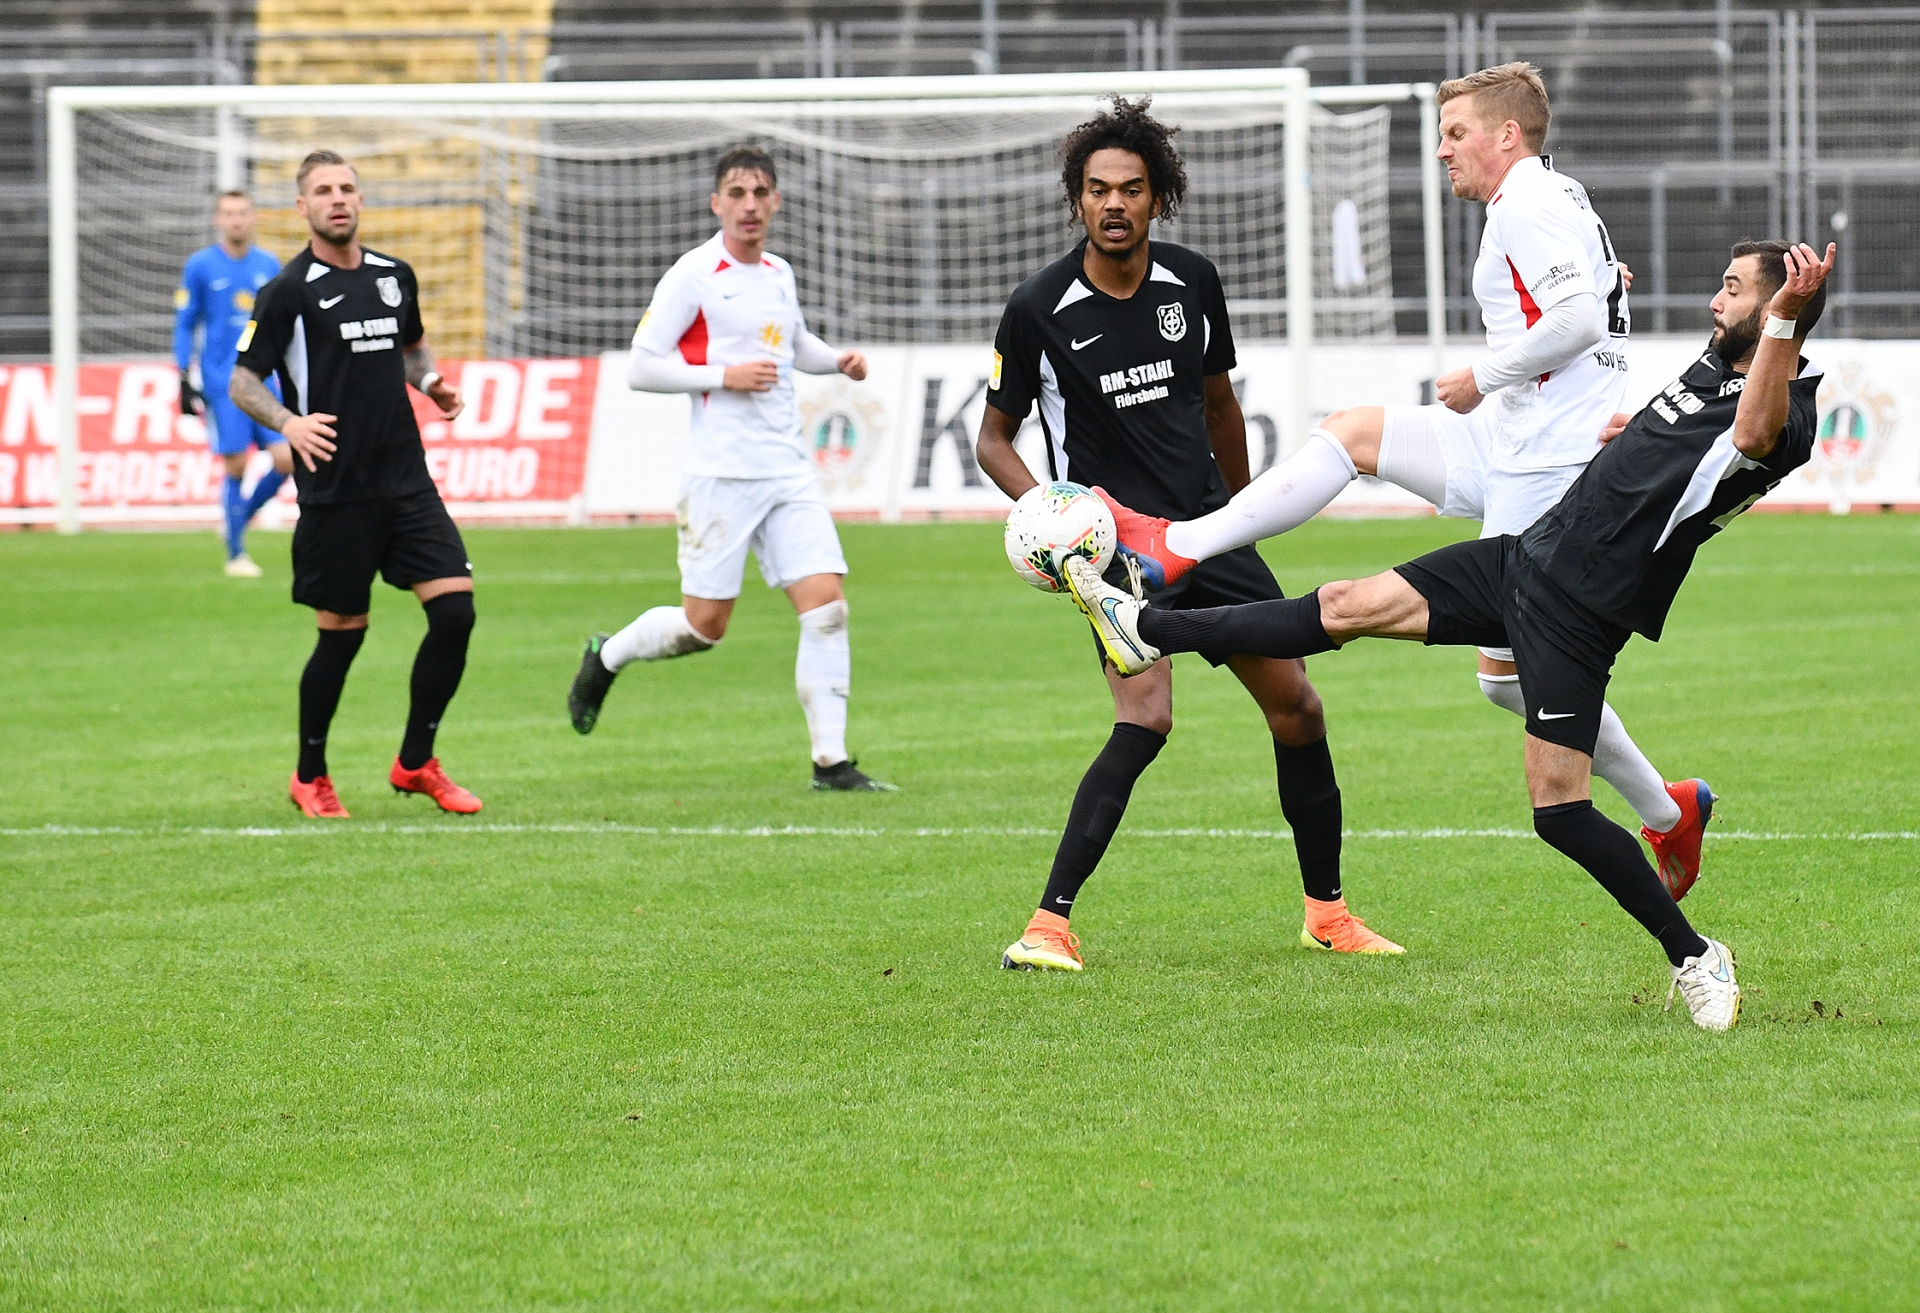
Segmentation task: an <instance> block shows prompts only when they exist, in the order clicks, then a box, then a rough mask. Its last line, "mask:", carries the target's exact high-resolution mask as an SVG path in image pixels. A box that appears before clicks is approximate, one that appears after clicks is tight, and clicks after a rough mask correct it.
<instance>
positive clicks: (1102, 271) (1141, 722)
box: [978, 96, 1402, 971]
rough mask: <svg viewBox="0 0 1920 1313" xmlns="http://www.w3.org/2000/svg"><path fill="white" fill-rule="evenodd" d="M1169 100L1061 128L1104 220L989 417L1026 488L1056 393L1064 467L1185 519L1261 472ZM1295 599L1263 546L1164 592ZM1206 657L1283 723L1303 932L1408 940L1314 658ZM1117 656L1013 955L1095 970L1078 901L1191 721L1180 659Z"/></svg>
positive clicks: (1045, 273)
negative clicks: (1357, 901) (1312, 670)
mask: <svg viewBox="0 0 1920 1313" xmlns="http://www.w3.org/2000/svg"><path fill="white" fill-rule="evenodd" d="M1150 104H1151V102H1150V101H1149V100H1147V99H1142V100H1138V101H1129V100H1126V99H1124V98H1123V97H1119V96H1115V97H1114V98H1113V105H1112V108H1111V109H1110V110H1106V111H1103V112H1101V113H1100V114H1098V115H1097V116H1095V117H1094V118H1092V119H1090V120H1088V121H1087V122H1086V123H1083V124H1081V125H1080V126H1079V127H1077V128H1075V129H1074V130H1073V131H1072V132H1071V133H1069V134H1068V136H1067V138H1066V140H1065V141H1064V142H1062V143H1061V146H1060V160H1061V171H1060V181H1061V186H1062V189H1063V194H1064V199H1065V201H1066V203H1067V208H1068V211H1069V213H1070V214H1071V215H1072V216H1073V218H1072V222H1073V223H1075V224H1078V225H1079V226H1080V227H1082V228H1084V229H1085V236H1084V238H1083V239H1082V240H1081V241H1080V242H1079V243H1078V244H1077V245H1075V247H1074V248H1073V250H1072V251H1070V252H1068V253H1067V254H1066V255H1065V256H1063V257H1062V258H1061V259H1059V260H1057V261H1055V262H1054V263H1053V264H1050V265H1048V266H1047V267H1046V268H1045V269H1042V270H1041V271H1040V272H1039V273H1036V274H1034V275H1033V276H1032V277H1031V278H1028V279H1027V280H1026V281H1025V282H1024V283H1022V284H1021V285H1020V287H1019V289H1018V290H1016V291H1015V292H1014V294H1013V296H1012V297H1011V298H1010V299H1009V300H1008V302H1007V307H1006V311H1005V312H1004V314H1003V315H1002V316H1001V320H1000V329H999V333H998V335H997V336H996V338H995V341H994V355H993V369H992V377H991V379H990V381H989V383H988V390H987V409H986V415H985V418H984V419H983V420H982V421H981V425H980V441H979V444H978V454H979V460H980V468H981V469H983V470H985V471H986V472H987V474H988V476H989V477H991V478H992V479H993V481H994V482H995V483H996V484H998V485H999V486H1000V490H1001V491H1002V492H1004V493H1006V494H1007V495H1008V496H1009V497H1015V498H1017V497H1019V496H1020V495H1021V494H1022V493H1024V492H1026V491H1027V489H1029V488H1031V487H1033V486H1034V484H1035V483H1036V482H1037V480H1036V479H1035V478H1034V476H1033V473H1032V472H1031V471H1030V470H1028V468H1027V465H1026V462H1025V461H1024V460H1022V459H1021V458H1020V456H1019V455H1018V453H1016V452H1015V450H1014V446H1013V442H1014V438H1015V436H1016V435H1017V434H1018V432H1019V430H1020V426H1021V425H1022V423H1024V422H1025V420H1026V418H1027V416H1028V414H1029V413H1030V412H1031V411H1032V410H1033V408H1034V405H1035V403H1036V402H1037V403H1038V404H1039V409H1040V426H1041V430H1042V432H1043V434H1044V436H1045V439H1046V459H1047V474H1048V477H1049V478H1051V479H1055V480H1072V481H1074V482H1077V483H1084V484H1091V485H1099V486H1101V487H1103V488H1105V489H1109V490H1111V492H1112V494H1113V495H1114V496H1115V497H1117V498H1118V499H1119V500H1120V501H1122V502H1124V503H1125V504H1127V505H1128V506H1132V507H1135V508H1137V509H1141V510H1148V511H1149V513H1151V514H1156V515H1162V516H1165V517H1167V518H1168V519H1175V520H1177V519H1188V518H1192V517H1194V516H1196V515H1199V514H1204V513H1205V512H1207V511H1211V510H1214V509H1216V508H1218V507H1221V506H1224V505H1226V503H1227V498H1228V497H1229V496H1230V495H1231V494H1232V493H1233V492H1236V491H1238V490H1239V489H1241V488H1243V487H1245V486H1246V484H1247V482H1248V477H1249V476H1248V469H1247V426H1246V420H1245V418H1244V417H1243V416H1242V415H1241V413H1240V403H1239V401H1238V399H1237V398H1236V397H1235V396H1234V391H1233V384H1232V382H1231V380H1230V379H1229V377H1228V375H1229V372H1230V371H1231V370H1232V369H1233V368H1234V365H1235V364H1236V359H1235V356H1234V349H1233V330H1232V328H1231V327H1230V325H1229V324H1228V322H1227V302H1226V293H1225V291H1224V290H1223V289H1222V287H1221V284H1220V274H1219V272H1218V271H1217V270H1216V269H1215V268H1214V267H1213V262H1212V261H1210V260H1208V259H1207V258H1206V257H1205V256H1203V255H1201V254H1200V253H1199V252H1197V251H1192V250H1189V249H1187V248H1186V247H1183V246H1175V245H1173V244H1172V243H1170V242H1162V241H1154V240H1151V238H1150V236H1149V228H1150V226H1151V225H1152V223H1153V221H1154V220H1155V219H1159V220H1160V221H1162V222H1165V221H1167V220H1169V219H1171V218H1172V217H1173V216H1174V215H1175V214H1176V213H1178V211H1179V208H1180V202H1181V201H1182V200H1183V199H1185V196H1186V189H1187V174H1186V168H1185V166H1184V165H1183V164H1182V163H1181V160H1180V153H1179V151H1178V150H1177V149H1175V147H1174V143H1173V137H1174V133H1175V132H1176V131H1177V129H1175V128H1171V127H1169V126H1167V125H1166V124H1163V123H1161V122H1160V121H1159V120H1157V119H1155V118H1154V117H1153V116H1152V115H1151V114H1150V113H1148V109H1149V106H1150ZM1280 596H1281V592H1280V586H1279V584H1277V583H1276V582H1275V581H1274V578H1273V572H1272V571H1270V570H1269V569H1267V566H1266V563H1265V562H1264V561H1262V560H1261V559H1260V555H1259V553H1258V552H1257V551H1255V550H1254V549H1252V548H1243V549H1241V550H1239V551H1235V552H1228V553H1225V554H1223V555H1220V556H1216V557H1214V558H1213V559H1212V560H1209V561H1206V562H1204V563H1202V564H1201V565H1199V566H1197V567H1195V568H1194V569H1193V570H1192V571H1190V572H1188V573H1187V574H1186V575H1185V576H1183V577H1182V578H1181V579H1180V580H1179V582H1177V583H1176V584H1174V585H1172V586H1171V587H1168V588H1165V589H1161V590H1159V591H1157V592H1155V593H1154V595H1153V601H1154V604H1155V605H1156V606H1160V607H1167V608H1172V609H1185V608H1189V607H1214V606H1223V605H1230V604H1233V603H1241V602H1253V601H1271V600H1274V599H1277V598H1279V597H1280ZM1095 649H1096V651H1099V650H1100V649H1099V645H1098V644H1097V643H1096V644H1095ZM1201 655H1203V656H1205V657H1206V658H1207V660H1208V661H1209V662H1210V663H1211V664H1213V665H1215V666H1220V665H1225V666H1226V667H1228V668H1229V669H1230V670H1232V671H1233V673H1234V675H1235V676H1236V677H1237V678H1238V679H1239V680H1240V682H1241V683H1242V684H1243V685H1245V686H1246V689H1247V692H1248V693H1250V694H1252V696H1253V700H1254V702H1255V703H1256V704H1258V706H1259V707H1260V710H1261V713H1262V714H1263V715H1264V716H1265V718H1266V722H1267V728H1268V730H1269V731H1270V732H1271V733H1272V735H1273V753H1274V760H1275V764H1276V768H1277V771H1278V777H1279V790H1280V807H1281V810H1282V812H1284V813H1285V815H1286V818H1287V822H1288V824H1289V826H1290V827H1291V828H1292V830H1293V842H1294V851H1295V853H1296V855H1297V856H1298V858H1299V863H1300V876H1301V882H1302V884H1303V886H1304V889H1305V895H1306V920H1305V925H1304V926H1303V928H1302V930H1301V935H1300V942H1301V944H1302V945H1303V946H1306V947H1311V948H1319V949H1323V950H1329V951H1333V952H1348V953H1398V952H1400V951H1402V950H1401V949H1400V946H1399V945H1397V944H1395V943H1393V942H1391V941H1390V940H1387V939H1385V938H1383V937H1382V936H1380V935H1378V934H1375V933H1374V932H1373V931H1371V930H1369V929H1367V928H1366V926H1365V925H1364V924H1362V922H1361V921H1360V919H1359V918H1358V917H1356V916H1354V915H1352V914H1351V913H1350V912H1349V911H1348V910H1347V905H1346V901H1345V899H1344V898H1342V896H1341V892H1340V832H1341V809H1340V786H1339V784H1338V783H1337V782H1336V781H1335V779H1334V773H1333V758H1332V756H1331V755H1330V754H1329V752H1328V750H1327V726H1326V719H1325V717H1324V716H1323V714H1322V712H1321V707H1320V698H1319V695H1318V694H1316V693H1315V692H1314V690H1313V685H1312V684H1310V683H1308V682H1307V671H1306V665H1305V663H1303V662H1300V661H1279V660H1272V659H1268V658H1265V657H1248V656H1240V655H1235V654H1231V653H1228V652H1225V651H1222V652H1207V653H1202V654H1201ZM1101 661H1102V670H1103V671H1104V673H1105V675H1106V679H1107V684H1108V687H1109V688H1110V690H1111V691H1112V694H1113V705H1114V721H1115V724H1114V727H1113V734H1112V737H1111V738H1109V739H1108V741H1107V745H1106V747H1105V748H1104V749H1102V750H1101V752H1100V755H1099V756H1098V757H1096V758H1095V759H1094V762H1093V765H1092V766H1091V767H1089V768H1088V770H1087V773H1086V776H1085V778H1084V779H1082V780H1081V782H1080V788H1079V791H1078V792H1077V793H1076V794H1075V795H1074V800H1073V807H1072V809H1071V811H1070V812H1069V813H1068V818H1067V827H1066V832H1065V834H1063V835H1062V836H1061V839H1060V847H1059V849H1058V851H1057V852H1056V854H1055V856H1054V860H1053V870H1052V873H1051V875H1050V876H1049V877H1048V880H1047V885H1046V892H1045V893H1044V895H1043V896H1042V898H1041V902H1040V908H1039V910H1038V911H1036V912H1035V913H1034V915H1033V919H1032V921H1030V922H1029V923H1028V925H1027V929H1026V931H1025V933H1024V934H1022V935H1021V937H1020V938H1019V939H1018V940H1016V941H1015V942H1014V943H1013V944H1012V945H1011V946H1010V947H1009V948H1008V949H1007V950H1006V952H1005V954H1004V955H1003V956H1002V958H1001V965H1003V966H1006V967H1011V968H1025V969H1036V968H1045V969H1052V970H1065V971H1078V970H1080V969H1081V966H1082V961H1081V957H1080V953H1079V939H1078V938H1077V936H1075V935H1074V934H1073V933H1072V932H1071V931H1070V930H1069V929H1068V920H1069V917H1070V916H1071V914H1072V911H1073V904H1074V900H1075V899H1076V898H1077V897H1078V896H1079V892H1080V886H1081V885H1082V884H1084V883H1085V882H1086V880H1087V878H1088V877H1089V876H1090V875H1092V874H1093V869H1094V867H1095V866H1096V865H1097V864H1098V863H1099V861H1100V858H1101V856H1102V855H1103V854H1104V853H1105V852H1106V848H1107V844H1108V842H1109V841H1110V840H1111V839H1112V838H1113V835H1114V832H1115V830H1117V829H1118V828H1119V825H1120V818H1121V816H1122V815H1123V814H1124V813H1125V811H1126V807H1127V800H1128V798H1129V797H1130V796H1131V794H1132V792H1133V784H1134V781H1135V780H1137V779H1138V778H1139V777H1140V775H1141V773H1142V772H1144V771H1145V770H1146V768H1147V767H1148V766H1149V765H1151V764H1152V762H1153V760H1154V758H1155V757H1156V756H1158V755H1159V753H1160V749H1161V748H1162V747H1163V746H1165V744H1166V741H1167V735H1168V734H1169V733H1170V732H1171V731H1172V729H1173V667H1172V664H1171V663H1170V662H1167V661H1158V662H1155V663H1154V664H1153V666H1152V667H1151V668H1150V669H1148V670H1146V671H1145V672H1143V673H1140V674H1138V675H1135V676H1133V677H1131V678H1122V677H1121V675H1120V673H1119V672H1118V671H1117V670H1116V669H1115V668H1114V667H1113V665H1112V663H1111V662H1109V661H1107V660H1106V658H1105V656H1104V653H1103V654H1102V656H1101Z"/></svg>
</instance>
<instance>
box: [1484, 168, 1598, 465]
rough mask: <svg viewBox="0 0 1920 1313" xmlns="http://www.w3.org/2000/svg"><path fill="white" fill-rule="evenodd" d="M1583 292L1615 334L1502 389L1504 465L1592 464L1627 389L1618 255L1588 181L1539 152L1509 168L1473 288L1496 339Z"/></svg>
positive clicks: (1491, 210)
mask: <svg viewBox="0 0 1920 1313" xmlns="http://www.w3.org/2000/svg"><path fill="white" fill-rule="evenodd" d="M1580 292H1591V293H1593V294H1594V295H1595V296H1596V297H1598V298H1600V299H1601V300H1602V301H1604V302H1605V304H1606V309H1607V338H1606V339H1605V340H1604V341H1602V342H1601V343H1600V344H1599V345H1597V346H1594V347H1591V348H1589V349H1588V350H1586V351H1583V352H1582V353H1581V354H1580V355H1578V356H1576V357H1575V358H1574V359H1572V360H1570V361H1568V362H1567V363H1566V364H1565V365H1563V366H1561V367H1560V368H1559V369H1556V370H1554V371H1552V372H1551V373H1550V374H1543V375H1541V376H1540V377H1539V378H1537V379H1532V380H1529V381H1527V382H1524V383H1516V384H1514V385H1512V386H1511V387H1504V388H1501V389H1500V390H1499V391H1498V392H1496V393H1495V394H1494V395H1493V396H1492V397H1489V398H1488V399H1487V401H1486V402H1485V403H1483V404H1486V405H1491V406H1494V407H1496V412H1495V419H1496V421H1497V426H1496V437H1495V440H1494V444H1493V450H1492V451H1491V452H1490V453H1489V455H1490V458H1491V462H1492V465H1493V467H1494V468H1495V469H1502V470H1509V471H1520V470H1538V469H1550V468H1552V467H1554V466H1561V465H1584V464H1585V463H1586V462H1587V461H1589V460H1592V459H1593V457H1594V454H1595V453H1596V452H1597V451H1599V449H1600V448H1599V442H1598V439H1599V435H1600V430H1601V429H1602V427H1604V426H1605V424H1606V422H1607V420H1608V419H1610V418H1611V417H1612V416H1613V414H1614V412H1615V411H1617V410H1618V409H1619V408H1620V402H1621V399H1622V398H1623V397H1624V395H1625V392H1626V384H1627V361H1626V356H1625V353H1624V348H1625V345H1626V337H1627V331H1628V327H1629V321H1628V318H1627V299H1626V294H1625V289H1624V288H1623V287H1622V286H1621V282H1620V270H1619V263H1618V261H1616V260H1615V259H1614V256H1613V243H1612V242H1611V241H1610V240H1609V239H1608V237H1607V229H1606V225H1605V224H1603V223H1601V222H1600V216H1599V215H1597V214H1595V213H1594V212H1593V206H1592V205H1591V204H1590V203H1589V202H1588V200H1587V189H1586V188H1585V187H1582V186H1581V185H1580V184H1579V183H1578V182H1575V181H1574V180H1573V179H1572V178H1569V177H1566V176H1565V175H1563V174H1559V173H1555V172H1554V171H1553V168H1552V166H1551V164H1550V163H1549V162H1548V161H1547V160H1546V159H1545V158H1543V157H1541V156H1537V155H1530V156H1528V157H1527V158H1525V159H1522V160H1518V161H1516V162H1515V163H1514V165H1513V167H1512V168H1510V169H1508V170H1507V176H1506V177H1505V178H1503V179H1502V180H1501V182H1500V186H1499V188H1498V189H1496V190H1495V192H1494V194H1493V199H1492V200H1490V201H1488V202H1487V222H1486V227H1485V228H1484V229H1483V230H1482V231H1481V234H1480V256H1479V258H1478V259H1477V260H1475V261H1474V265H1473V296H1474V299H1475V300H1476V301H1478V302H1479V303H1480V318H1481V320H1482V322H1484V323H1485V324H1486V326H1487V345H1488V346H1489V347H1491V348H1492V349H1493V350H1495V351H1500V350H1503V349H1505V348H1506V347H1508V346H1511V345H1512V344H1513V343H1514V342H1516V341H1518V340H1519V339H1520V337H1521V335H1523V334H1524V333H1525V332H1526V331H1527V329H1529V328H1531V327H1532V326H1533V324H1534V323H1535V321H1537V320H1538V319H1539V318H1540V316H1541V315H1542V314H1543V313H1545V312H1546V311H1548V310H1550V309H1552V308H1553V307H1554V306H1556V305H1558V304H1560V302H1562V301H1564V300H1566V299H1567V298H1568V297H1570V296H1574V295H1576V294H1578V293H1580Z"/></svg>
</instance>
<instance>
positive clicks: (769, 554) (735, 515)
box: [679, 471, 847, 601]
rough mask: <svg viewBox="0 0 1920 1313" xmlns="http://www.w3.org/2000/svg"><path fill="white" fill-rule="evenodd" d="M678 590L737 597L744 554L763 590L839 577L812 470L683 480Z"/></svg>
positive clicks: (834, 541)
mask: <svg viewBox="0 0 1920 1313" xmlns="http://www.w3.org/2000/svg"><path fill="white" fill-rule="evenodd" d="M679 521H680V591H681V592H682V593H685V594H686V595H687V596H688V597H705V598H710V599H712V600H714V601H726V600H728V599H730V598H735V597H738V596H740V581H741V577H742V576H743V575H744V574H745V573H746V569H747V553H748V552H749V551H751V552H752V553H753V555H754V558H755V559H756V560H758V561H759V562H760V577H761V578H762V579H765V580H766V581H767V587H769V588H786V587H788V586H789V585H791V584H796V583H798V582H800V580H802V579H805V578H806V577H807V576H808V575H815V574H845V573H846V572H847V558H846V557H845V556H844V555H842V553H841V551H840V535H839V534H838V533H837V532H835V530H834V527H833V516H832V515H831V514H830V513H829V512H828V510H827V499H826V498H825V497H823V496H821V495H820V484H819V482H818V480H816V479H815V478H814V476H813V473H812V471H807V472H805V473H801V474H792V475H788V476H787V477H786V478H781V479H715V478H709V477H707V476H705V475H689V476H688V477H687V479H686V481H685V482H683V483H682V484H681V485H680V508H679Z"/></svg>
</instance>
